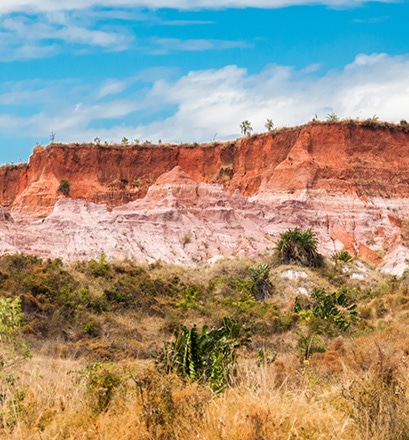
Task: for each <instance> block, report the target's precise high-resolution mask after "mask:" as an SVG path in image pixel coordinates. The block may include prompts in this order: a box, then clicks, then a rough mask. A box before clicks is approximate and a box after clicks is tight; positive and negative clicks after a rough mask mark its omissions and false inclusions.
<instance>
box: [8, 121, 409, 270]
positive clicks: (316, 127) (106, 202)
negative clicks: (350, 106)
mask: <svg viewBox="0 0 409 440" xmlns="http://www.w3.org/2000/svg"><path fill="white" fill-rule="evenodd" d="M408 165H409V127H408V126H405V125H394V124H384V123H378V124H373V125H372V126H371V125H369V124H365V123H359V122H356V121H351V122H341V123H332V124H331V123H311V124H309V125H306V126H303V127H297V128H289V129H281V130H275V131H272V132H270V133H266V134H261V135H255V136H251V137H246V138H242V139H239V140H237V141H233V142H226V143H216V142H215V143H211V144H203V145H191V144H184V145H166V144H165V145H150V144H149V145H132V146H102V145H62V144H54V145H49V146H47V147H36V149H35V151H34V153H33V155H32V156H31V158H30V161H29V163H28V164H22V165H18V166H3V167H1V168H0V205H2V206H3V208H4V209H5V211H6V212H7V214H6V217H9V216H10V220H9V221H8V222H6V221H4V222H3V223H4V224H3V227H4V228H6V227H7V228H8V229H7V230H6V231H5V232H4V235H3V237H4V240H3V241H4V243H3V251H4V250H5V249H6V250H8V251H10V249H11V250H13V249H16V250H22V251H28V252H32V253H38V254H39V255H43V256H45V255H56V254H57V253H59V252H61V253H62V254H64V252H69V251H68V248H69V246H71V245H72V240H71V239H70V237H64V239H63V240H62V242H64V243H65V245H64V247H63V248H62V249H60V248H59V246H60V245H59V244H58V243H57V244H54V245H50V243H49V241H47V239H46V238H44V237H43V235H42V234H43V233H44V231H43V230H41V228H40V227H39V226H38V223H39V222H38V220H40V221H41V225H43V226H44V224H47V223H49V225H48V226H49V227H56V223H55V224H54V223H52V222H57V217H58V219H59V220H58V221H63V218H62V217H64V215H68V213H69V212H70V210H71V211H72V210H74V211H75V209H80V211H81V210H82V212H83V213H84V212H85V211H86V212H87V214H86V216H85V217H84V218H82V220H81V221H82V222H84V223H83V225H81V224H78V225H74V224H73V225H72V228H68V229H66V230H65V232H63V233H64V234H70V233H72V234H74V235H75V234H76V235H77V237H80V236H81V234H85V232H84V229H81V228H82V226H84V228H85V230H87V231H88V234H89V233H90V229H89V225H88V223H89V222H90V221H91V219H92V221H94V222H95V221H97V222H98V224H103V223H104V222H106V225H107V226H106V227H107V228H108V229H109V228H110V227H111V226H112V225H115V227H117V226H118V224H117V222H118V221H119V217H118V216H119V213H120V212H121V214H120V215H121V216H122V217H121V218H122V219H124V218H126V219H128V220H126V221H123V224H124V231H123V232H124V233H126V235H125V236H127V237H128V241H129V240H130V238H129V236H130V235H132V240H135V241H136V242H137V241H138V234H139V233H141V234H142V232H138V231H135V224H139V225H141V224H143V221H142V217H143V218H144V219H145V220H144V222H147V223H146V224H147V225H149V224H150V223H149V222H151V223H152V225H154V226H152V225H151V226H152V228H151V230H155V228H156V227H157V225H158V224H160V225H161V228H160V229H161V230H160V231H159V230H157V231H156V232H155V233H154V234H153V236H152V240H159V241H161V240H162V241H166V240H167V241H169V240H173V239H174V243H173V245H172V246H168V247H167V249H168V251H169V258H168V259H169V260H172V252H173V254H174V255H175V258H174V260H175V261H181V262H189V261H191V260H192V258H199V259H204V258H210V257H212V256H213V255H214V254H216V253H220V254H236V253H240V252H242V253H256V252H259V251H262V250H265V249H267V248H269V247H271V246H272V245H273V241H274V239H275V238H276V237H277V236H278V234H279V232H280V231H282V230H283V229H285V228H287V227H292V226H301V227H313V229H314V230H316V232H317V233H318V235H319V237H320V240H321V242H322V248H323V250H324V251H326V252H327V253H329V252H332V251H334V250H337V249H339V248H342V247H344V248H346V249H348V250H350V251H351V252H354V253H355V254H358V255H361V256H363V257H365V258H369V259H371V260H372V261H376V262H379V261H380V259H381V258H382V257H385V256H387V255H389V254H390V255H392V254H393V252H395V253H397V254H398V253H399V255H403V254H404V255H406V250H405V246H404V245H405V244H406V243H405V233H406V229H405V228H407V227H408V224H407V220H406V219H407V218H409V185H408V183H409V167H408ZM175 167H177V168H175ZM172 170H174V171H172ZM175 170H176V171H175ZM163 175H165V177H163ZM161 176H162V177H161ZM63 179H64V180H67V181H68V182H69V183H70V193H69V197H65V196H64V195H63V194H61V193H59V192H58V187H59V184H60V182H61V180H63ZM183 194H185V195H183ZM80 201H81V202H80ZM57 202H58V203H57ZM56 203H57V205H56ZM70 203H73V204H75V206H76V208H75V209H74V208H73V209H71V208H70V207H69V205H70ZM78 203H82V204H83V208H79V205H78ZM94 204H95V205H94ZM97 205H100V207H99V208H98V206H97ZM81 206H82V205H81ZM91 206H92V208H91ZM160 206H162V207H163V209H165V208H166V209H165V211H166V210H167V211H166V212H167V213H168V214H167V215H170V214H169V213H170V212H173V214H172V216H173V217H172V218H179V224H178V223H177V221H176V222H174V223H172V222H170V221H169V220H167V219H166V216H165V217H163V216H162V217H161V215H162V214H163V213H162V214H160V212H159V211H158V209H159V208H158V207H160ZM215 207H218V212H217V215H218V216H219V220H220V221H219V222H218V223H217V224H218V227H217V228H218V229H217V228H216V227H215V226H214V223H212V222H213V221H214V217H212V216H214V215H216V211H217V209H216V208H215ZM163 209H162V211H163ZM84 210H85V211H84ZM101 210H102V211H101ZM63 211H64V212H63ZM125 211H126V212H127V214H126V215H125V214H124V213H125ZM130 211H132V212H133V214H132V215H133V217H134V219H137V220H135V221H136V223H135V224H131V223H132V222H130V221H129V218H130ZM142 212H143V213H144V214H143V216H142ZM57 214H58V215H57ZM84 215H85V214H84ZM98 216H99V218H98ZM124 216H125V217H124ZM141 216H142V217H141ZM175 216H176V217H175ZM184 216H185V217H184ZM192 216H193V217H192ZM88 217H89V218H88ZM131 217H132V216H131ZM67 218H68V217H67ZM211 219H212V220H211ZM13 220H14V222H13ZM77 220H78V221H79V219H78V218H77ZM172 221H173V220H172ZM209 222H210V223H209ZM6 223H7V224H6ZM125 223H126V224H125ZM36 225H37V226H36ZM53 225H54V226H53ZM87 225H88V226H87ZM108 225H111V226H108ZM170 225H173V226H172V228H173V229H172V228H171V229H172V231H171V232H168V233H167V234H168V235H166V236H165V235H163V234H164V232H163V231H166V230H168V229H169V227H170ZM18 227H19V228H25V229H24V230H25V232H24V234H25V235H26V236H27V237H30V234H31V233H32V234H35V235H36V237H37V238H36V239H35V240H34V239H32V240H31V241H30V238H28V239H27V240H28V242H30V243H29V244H24V243H26V241H27V240H26V241H24V239H23V238H19V232H18V231H14V230H13V228H18ZM87 228H88V229H87ZM128 229H129V230H128ZM148 229H149V228H148ZM12 230H13V232H11V231H12ZM192 230H194V231H195V240H197V241H200V240H202V238H203V237H210V238H212V239H213V238H214V237H215V236H217V234H219V233H220V234H222V235H223V234H224V235H223V237H224V238H221V239H220V240H221V241H220V242H218V241H217V240H216V241H215V243H214V246H213V245H210V243H209V244H208V247H207V248H206V247H205V246H204V245H203V246H204V249H211V250H207V251H205V250H203V249H202V250H201V251H200V249H199V247H200V246H196V247H195V246H191V243H192V242H193V241H194V240H193V239H192V237H191V238H190V240H189V246H188V245H187V243H185V244H184V245H181V244H180V241H181V239H180V237H179V235H180V234H182V236H185V235H186V236H188V235H189V234H190V235H193V234H192V233H191V231H192ZM222 231H224V232H223V233H222ZM91 232H92V231H91ZM9 233H13V234H14V235H15V236H14V242H12V240H10V239H8V238H7V237H8V236H9V235H8V234H9ZM21 234H22V235H24V234H23V233H21ZM144 234H145V235H146V231H145V232H144ZM169 234H176V235H178V234H179V235H178V236H177V238H175V237H173V236H172V235H169ZM51 235H52V234H51ZM85 235H86V234H85ZM148 235H149V234H148ZM408 235H409V234H408ZM141 237H142V236H141ZM172 237H173V238H172ZM229 237H230V238H229ZM266 237H267V238H266ZM70 240H71V241H70ZM84 240H85V242H84V243H85V244H84V246H83V248H82V247H81V250H80V251H78V249H79V248H80V247H78V244H77V245H76V246H77V248H78V249H77V250H75V249H76V248H75V246H74V248H73V249H72V252H71V253H72V255H71V254H70V256H69V259H74V258H77V257H83V258H87V257H89V256H92V255H94V254H96V253H98V252H100V251H101V249H100V247H98V249H94V247H93V245H92V244H91V243H89V242H88V241H87V239H84ZM186 240H187V238H185V241H186ZM57 241H58V240H57ZM120 241H121V240H120ZM122 241H123V240H122ZM125 241H126V240H125ZM139 241H141V240H139ZM182 241H183V240H182ZM202 241H203V242H204V240H202ZM117 242H118V240H117ZM36 243H37V244H36ZM54 243H56V241H55V240H54ZM67 243H71V244H70V245H69V246H68V245H67ZM118 243H119V242H118ZM223 243H224V244H223ZM50 246H51V247H50ZM53 246H54V247H55V251H54V250H53ZM67 246H68V247H67ZM87 246H88V248H87ZM106 246H107V247H109V245H108V243H106ZM118 246H119V244H118ZM122 246H123V249H124V251H123V252H122V251H119V250H117V251H115V252H114V251H112V252H111V254H112V256H117V257H119V258H120V257H123V256H130V255H136V256H138V257H140V258H142V256H141V255H139V254H138V252H139V251H138V252H136V251H135V249H134V247H135V243H134V242H132V243H130V242H129V243H128V244H127V243H123V244H122ZM149 246H150V245H149V243H147V244H146V247H148V248H149ZM49 247H50V250H47V249H48V248H49ZM146 247H144V248H146ZM171 248H172V249H173V251H172V250H171ZM189 248H191V249H190V250H189ZM87 249H89V252H88V251H87ZM0 250H1V249H0ZM102 250H104V249H102ZM162 250H163V249H162ZM104 251H105V252H106V250H104ZM121 252H122V253H121ZM158 252H159V254H161V252H162V251H158ZM147 253H148V254H149V258H145V259H148V260H149V259H155V258H158V255H157V253H156V251H153V250H152V251H150V252H147ZM162 253H163V252H162ZM193 254H196V257H193ZM197 255H198V256H199V257H197ZM61 256H62V257H64V255H61ZM159 256H160V255H159ZM142 259H143V258H142ZM386 260H388V259H387V258H386ZM399 264H400V263H399ZM399 267H400V268H401V269H402V267H403V266H402V265H401V266H399Z"/></svg>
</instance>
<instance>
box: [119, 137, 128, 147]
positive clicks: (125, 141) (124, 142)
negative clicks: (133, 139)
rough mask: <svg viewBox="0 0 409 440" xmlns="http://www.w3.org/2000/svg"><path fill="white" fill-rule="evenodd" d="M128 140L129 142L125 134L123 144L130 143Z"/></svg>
mask: <svg viewBox="0 0 409 440" xmlns="http://www.w3.org/2000/svg"><path fill="white" fill-rule="evenodd" d="M128 142H129V140H128V138H127V137H125V136H124V137H123V138H122V139H121V144H123V145H128Z"/></svg>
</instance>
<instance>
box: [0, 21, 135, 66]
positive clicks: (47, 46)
mask: <svg viewBox="0 0 409 440" xmlns="http://www.w3.org/2000/svg"><path fill="white" fill-rule="evenodd" d="M84 21H85V20H83V19H82V18H78V17H77V16H75V15H72V14H69V13H61V12H53V13H49V14H41V15H33V14H26V13H24V14H23V13H15V14H11V15H5V16H0V61H12V60H25V59H35V58H42V57H46V56H51V55H54V54H56V53H58V52H60V51H61V50H62V48H61V45H62V44H63V43H64V44H71V45H79V46H99V47H102V48H104V49H105V50H123V49H125V48H126V47H127V46H128V45H129V43H130V42H131V41H132V40H133V38H134V37H133V36H132V35H130V34H129V33H127V32H126V30H125V31H124V30H123V29H121V31H120V32H119V31H117V30H115V29H108V28H104V26H101V27H98V29H97V28H95V23H93V24H91V25H88V23H85V22H84Z"/></svg>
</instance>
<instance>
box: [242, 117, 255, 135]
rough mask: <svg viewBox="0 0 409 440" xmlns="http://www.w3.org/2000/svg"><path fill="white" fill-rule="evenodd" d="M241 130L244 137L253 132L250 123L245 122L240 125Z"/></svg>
mask: <svg viewBox="0 0 409 440" xmlns="http://www.w3.org/2000/svg"><path fill="white" fill-rule="evenodd" d="M240 130H241V133H242V134H243V136H246V135H247V134H248V135H249V134H250V133H251V132H252V131H253V127H252V126H251V123H250V121H248V120H245V121H243V122H242V123H241V124H240Z"/></svg>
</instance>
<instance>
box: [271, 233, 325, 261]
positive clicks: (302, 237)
mask: <svg viewBox="0 0 409 440" xmlns="http://www.w3.org/2000/svg"><path fill="white" fill-rule="evenodd" d="M317 247H318V239H317V237H316V235H315V234H314V232H312V231H311V229H306V230H302V229H300V228H295V229H288V230H287V231H286V232H283V233H282V234H281V235H280V240H278V242H277V245H276V255H277V256H278V258H279V260H280V261H281V263H283V264H290V263H294V264H299V265H301V266H321V265H322V256H321V255H320V254H319V253H318V252H317Z"/></svg>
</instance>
